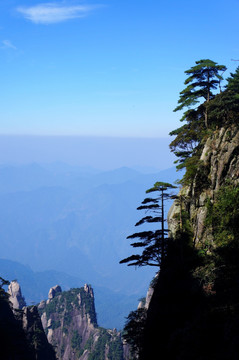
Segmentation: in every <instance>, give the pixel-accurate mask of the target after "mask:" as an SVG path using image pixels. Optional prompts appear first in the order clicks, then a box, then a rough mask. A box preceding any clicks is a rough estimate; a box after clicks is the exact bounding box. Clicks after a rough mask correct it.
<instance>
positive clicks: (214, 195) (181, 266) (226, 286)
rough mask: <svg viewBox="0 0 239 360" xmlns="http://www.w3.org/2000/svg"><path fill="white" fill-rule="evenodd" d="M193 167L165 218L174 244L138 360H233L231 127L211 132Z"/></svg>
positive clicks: (237, 290)
mask: <svg viewBox="0 0 239 360" xmlns="http://www.w3.org/2000/svg"><path fill="white" fill-rule="evenodd" d="M197 165H198V168H197V170H196V173H195V172H194V171H192V174H193V175H192V176H191V177H189V179H190V181H191V183H189V181H188V182H187V184H188V185H187V186H183V188H182V189H181V191H180V193H179V196H178V198H177V200H175V202H174V204H173V205H172V207H171V209H170V211H169V214H168V226H169V229H170V232H171V235H172V238H173V241H172V242H171V243H169V248H168V256H167V258H166V262H165V264H164V267H162V268H161V270H160V273H159V277H158V281H157V283H156V285H155V288H154V293H153V296H152V297H151V300H150V304H149V307H148V311H147V318H146V325H145V329H144V338H143V349H142V351H141V353H140V357H139V358H140V360H147V359H151V358H154V354H156V353H157V351H158V352H159V356H158V357H159V358H161V357H162V359H179V360H184V359H197V360H199V359H210V358H213V359H217V360H219V359H236V358H237V357H238V353H239V346H238V326H237V325H238V321H239V310H238V296H239V287H238V274H239V266H238V256H239V251H238V234H239V232H238V224H237V223H236V222H235V221H234V220H236V221H238V208H237V205H235V204H238V197H237V198H235V204H234V202H233V200H232V198H231V197H227V196H228V194H229V190H228V189H230V191H231V189H233V190H236V191H237V192H232V191H231V193H230V194H231V195H230V196H232V194H238V185H239V130H238V126H237V127H236V126H234V125H230V126H227V127H222V128H220V129H216V130H215V131H212V130H210V132H208V136H207V139H206V140H205V143H204V146H203V148H202V152H201V156H200V159H199V161H198V160H197ZM190 170H192V169H190ZM226 189H227V191H228V192H224V191H226ZM220 194H221V198H220V201H219V197H218V195H220ZM225 194H226V195H225ZM236 196H237V195H236ZM217 206H220V208H219V210H218V212H216V210H217ZM231 208H233V212H232V211H231V212H230V209H231ZM222 209H223V210H222ZM225 209H226V210H225ZM227 209H228V210H227ZM226 211H228V214H227V213H226ZM232 214H233V216H234V217H233V221H232V222H230V221H231V220H232ZM215 216H218V219H217V218H215ZM224 217H225V219H226V220H227V219H228V218H229V220H228V222H227V223H226V222H223V221H222V220H224ZM212 219H214V222H213V221H212ZM218 224H223V225H220V227H219V228H218V227H217V225H218ZM225 224H226V225H225ZM230 229H232V231H233V233H230V231H229V230H230ZM219 233H220V234H221V236H222V238H220V236H219V235H218V234H219ZM229 309H230V310H229Z"/></svg>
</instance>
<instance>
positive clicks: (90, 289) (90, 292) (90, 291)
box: [84, 284, 94, 298]
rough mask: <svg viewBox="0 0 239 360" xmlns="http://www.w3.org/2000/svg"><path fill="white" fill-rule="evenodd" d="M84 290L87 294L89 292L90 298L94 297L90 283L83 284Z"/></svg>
mask: <svg viewBox="0 0 239 360" xmlns="http://www.w3.org/2000/svg"><path fill="white" fill-rule="evenodd" d="M84 291H85V292H86V293H87V294H89V295H90V296H91V297H92V298H93V297H94V292H93V289H92V287H91V285H88V284H85V286H84Z"/></svg>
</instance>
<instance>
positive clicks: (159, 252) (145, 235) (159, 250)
mask: <svg viewBox="0 0 239 360" xmlns="http://www.w3.org/2000/svg"><path fill="white" fill-rule="evenodd" d="M175 188H176V186H174V185H172V184H169V183H165V182H156V183H155V184H154V186H153V187H152V188H150V189H148V190H147V191H146V193H147V194H148V193H156V196H155V197H147V198H145V199H144V200H143V201H142V203H141V205H140V206H139V207H138V208H137V210H144V211H145V212H146V213H148V212H150V213H151V214H152V215H148V216H144V217H143V218H142V219H141V220H140V221H138V222H137V223H136V224H135V226H139V225H143V224H152V223H159V224H160V229H158V228H157V229H156V230H145V231H141V232H137V233H134V234H132V235H130V236H128V237H127V239H139V241H137V242H133V243H132V244H131V246H132V247H133V248H144V249H143V251H142V254H141V255H139V254H136V255H131V256H130V257H127V258H125V259H123V260H121V261H120V264H123V263H128V266H132V265H135V266H145V265H149V266H160V265H161V263H162V262H163V260H164V257H165V253H166V242H167V235H168V230H167V229H166V228H165V221H166V219H165V217H164V213H165V201H166V200H169V199H171V198H172V196H173V195H172V194H170V193H168V192H167V191H168V190H170V189H175Z"/></svg>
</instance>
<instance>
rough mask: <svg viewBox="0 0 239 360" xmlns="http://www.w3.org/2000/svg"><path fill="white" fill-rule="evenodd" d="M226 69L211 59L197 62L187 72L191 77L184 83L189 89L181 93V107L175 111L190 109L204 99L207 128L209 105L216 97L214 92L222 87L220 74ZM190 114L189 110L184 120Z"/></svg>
mask: <svg viewBox="0 0 239 360" xmlns="http://www.w3.org/2000/svg"><path fill="white" fill-rule="evenodd" d="M226 69H227V68H226V66H224V65H218V64H217V63H216V62H214V61H212V60H209V59H203V60H199V61H196V65H195V66H193V67H191V68H190V69H189V70H186V71H185V74H187V75H189V77H188V78H187V79H186V80H185V82H184V84H185V85H187V87H186V88H185V89H184V90H182V91H181V92H180V98H179V100H178V104H179V105H178V106H177V107H176V108H175V110H174V111H178V110H182V109H183V108H185V107H187V108H188V109H190V108H191V107H193V106H194V105H196V104H197V103H199V101H200V98H203V99H204V101H206V104H205V111H204V117H205V127H206V128H207V127H208V114H207V104H208V103H209V101H210V100H211V99H212V98H213V97H214V95H213V92H212V91H213V90H215V89H217V88H218V87H220V82H221V81H222V79H223V78H222V76H221V75H220V74H219V72H222V73H223V72H225V71H226ZM189 114H190V110H187V111H186V112H185V113H184V116H183V119H182V120H184V119H185V118H186V117H187V116H188V115H189Z"/></svg>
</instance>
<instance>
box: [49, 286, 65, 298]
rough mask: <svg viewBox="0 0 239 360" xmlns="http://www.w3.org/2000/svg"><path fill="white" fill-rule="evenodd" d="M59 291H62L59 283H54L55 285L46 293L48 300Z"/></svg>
mask: <svg viewBox="0 0 239 360" xmlns="http://www.w3.org/2000/svg"><path fill="white" fill-rule="evenodd" d="M61 292H62V290H61V287H60V285H55V286H53V287H51V288H50V290H49V293H48V300H52V299H54V297H55V296H56V294H59V293H61Z"/></svg>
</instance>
